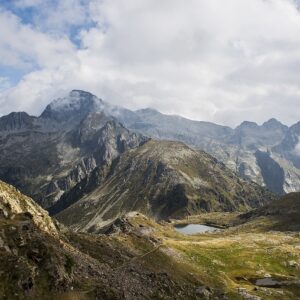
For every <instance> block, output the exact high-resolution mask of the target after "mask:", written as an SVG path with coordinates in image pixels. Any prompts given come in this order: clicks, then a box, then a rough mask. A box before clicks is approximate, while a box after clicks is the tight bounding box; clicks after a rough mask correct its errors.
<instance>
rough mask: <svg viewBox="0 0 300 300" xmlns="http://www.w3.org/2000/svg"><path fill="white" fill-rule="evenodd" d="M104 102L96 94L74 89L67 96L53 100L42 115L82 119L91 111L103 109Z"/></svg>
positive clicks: (60, 119) (56, 118)
mask: <svg viewBox="0 0 300 300" xmlns="http://www.w3.org/2000/svg"><path fill="white" fill-rule="evenodd" d="M103 109H104V103H103V101H102V100H101V99H99V98H98V97H96V96H95V95H93V94H91V93H89V92H85V91H81V90H72V91H71V92H70V93H69V95H68V96H67V97H63V98H58V99H56V100H54V101H52V102H51V103H50V104H49V105H48V106H47V107H46V109H45V110H44V112H43V113H42V115H41V117H42V118H50V119H55V120H56V121H64V120H68V119H70V118H77V119H78V118H79V119H80V120H81V119H82V118H83V117H85V116H86V114H87V113H89V112H96V111H102V110H103Z"/></svg>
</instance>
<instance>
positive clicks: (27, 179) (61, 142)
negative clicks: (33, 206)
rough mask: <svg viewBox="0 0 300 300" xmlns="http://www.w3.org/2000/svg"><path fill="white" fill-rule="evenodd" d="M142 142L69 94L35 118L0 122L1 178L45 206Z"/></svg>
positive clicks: (97, 103) (97, 104)
mask: <svg viewBox="0 0 300 300" xmlns="http://www.w3.org/2000/svg"><path fill="white" fill-rule="evenodd" d="M146 140H147V139H146V138H145V137H143V136H142V135H141V134H139V133H132V132H130V131H129V130H127V129H126V128H125V127H124V126H123V125H122V124H120V123H119V122H118V121H117V120H116V119H115V118H114V117H112V116H108V115H106V114H105V113H104V107H103V102H102V100H100V99H98V98H97V97H95V96H93V95H91V94H89V93H86V92H80V91H72V92H71V93H70V95H69V96H68V97H66V98H63V99H58V100H55V101H54V102H52V103H51V104H50V105H48V106H47V108H46V110H45V111H44V112H43V113H42V115H41V116H40V117H38V118H37V117H30V116H28V115H27V114H26V113H12V114H10V115H8V116H5V117H2V118H0V149H1V156H0V165H1V168H0V178H1V179H2V180H4V181H6V182H9V183H11V184H13V185H15V186H17V187H18V188H19V189H20V190H21V191H22V192H24V193H25V194H27V195H30V196H31V197H33V198H34V199H35V200H36V201H38V202H39V203H40V204H41V205H42V206H43V207H49V206H51V205H52V204H53V203H54V202H55V201H57V200H58V199H59V198H60V196H61V195H62V194H63V193H64V192H65V191H67V190H69V189H70V188H72V187H73V186H74V185H76V184H77V183H78V182H80V181H81V180H82V179H83V178H84V177H86V176H87V175H88V174H89V173H90V172H91V171H92V170H94V168H95V167H96V166H101V165H103V164H108V163H110V162H111V161H112V160H113V159H114V158H115V157H117V156H118V155H119V154H120V153H123V152H125V151H126V150H128V149H131V148H135V147H138V146H139V145H140V144H142V143H143V142H145V141H146Z"/></svg>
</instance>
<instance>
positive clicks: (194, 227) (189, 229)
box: [174, 224, 220, 234]
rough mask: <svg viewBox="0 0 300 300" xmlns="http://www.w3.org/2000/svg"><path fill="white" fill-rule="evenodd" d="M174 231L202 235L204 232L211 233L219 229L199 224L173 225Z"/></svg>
mask: <svg viewBox="0 0 300 300" xmlns="http://www.w3.org/2000/svg"><path fill="white" fill-rule="evenodd" d="M174 228H175V230H176V231H178V232H180V233H182V234H196V233H204V232H212V231H216V230H220V229H219V228H216V227H212V226H207V225H201V224H177V225H174Z"/></svg>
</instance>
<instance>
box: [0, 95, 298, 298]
mask: <svg viewBox="0 0 300 300" xmlns="http://www.w3.org/2000/svg"><path fill="white" fill-rule="evenodd" d="M298 128H299V124H296V125H294V126H291V127H287V126H285V125H283V124H281V123H280V122H278V121H276V120H275V119H271V120H270V121H268V122H266V123H264V124H263V125H261V126H259V125H257V124H255V123H251V122H244V123H242V124H241V125H240V126H238V127H237V128H235V129H232V128H229V127H226V126H220V125H216V124H213V123H208V122H199V121H192V120H188V119H185V118H182V117H179V116H170V115H164V114H161V113H159V112H157V111H155V110H152V109H144V110H138V111H130V110H128V109H125V108H122V107H116V106H112V105H110V104H108V103H106V102H104V101H103V100H101V99H99V98H98V97H96V96H94V95H92V94H91V93H88V92H84V91H79V90H74V91H72V92H71V93H70V94H69V95H68V96H67V97H64V98H59V99H56V100H54V101H53V102H51V103H50V104H49V105H48V106H47V107H46V108H45V110H44V112H43V113H42V114H41V115H40V116H39V117H35V116H30V115H28V114H27V113H25V112H19V113H11V114H9V115H7V116H3V117H1V118H0V151H1V152H0V153H1V155H0V266H1V267H0V298H1V297H2V298H3V299H51V300H52V299H62V300H64V299H109V300H118V299H137V300H138V299H170V300H171V299H206V300H208V299H216V300H228V299H256V300H260V299H278V300H279V299H296V298H299V297H300V294H299V291H300V289H299V286H300V282H299V278H300V277H299V276H300V264H299V263H298V261H299V245H300V244H299V243H300V240H299V234H298V231H299V213H300V206H299V203H300V202H299V199H300V198H299V197H300V195H299V192H298V193H290V194H287V195H284V196H283V197H280V195H283V194H285V193H286V192H288V191H289V190H295V191H297V190H298V185H299V177H297V176H298V174H299V173H298V172H299V167H300V166H299V158H298V151H299V147H298V144H299V134H300V132H299V130H298ZM1 180H3V181H6V182H8V183H9V184H13V185H14V186H16V187H17V188H18V189H17V188H15V187H13V186H11V185H9V184H7V183H4V182H3V181H1ZM19 189H20V191H19ZM23 193H24V194H25V195H24V194H23ZM29 196H30V197H29ZM41 206H42V207H43V208H42V207H41ZM199 224H201V225H200V227H202V226H203V225H204V224H205V225H209V226H217V227H218V229H217V230H216V228H214V231H211V232H209V233H208V232H207V233H202V234H196V235H184V234H181V233H180V232H178V231H177V230H178V226H184V227H185V226H187V227H189V226H192V227H193V226H195V225H196V226H199ZM176 228H177V229H176ZM211 229H212V228H211ZM274 284H275V285H274ZM279 287H280V289H279ZM2 298H1V299H2Z"/></svg>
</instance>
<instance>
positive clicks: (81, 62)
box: [0, 0, 300, 126]
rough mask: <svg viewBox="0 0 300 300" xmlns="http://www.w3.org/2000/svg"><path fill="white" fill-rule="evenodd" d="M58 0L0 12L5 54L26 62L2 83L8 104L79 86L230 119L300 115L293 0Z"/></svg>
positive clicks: (124, 100) (31, 0)
mask: <svg viewBox="0 0 300 300" xmlns="http://www.w3.org/2000/svg"><path fill="white" fill-rule="evenodd" d="M50 2H51V1H50ZM52 3H55V7H53V4H49V2H48V1H43V2H41V1H38V0H18V1H17V2H15V5H17V6H18V7H19V8H23V9H26V7H29V6H34V7H35V8H36V15H35V16H34V18H33V22H32V24H31V25H28V24H24V23H23V22H22V17H20V18H19V17H17V16H16V15H15V14H16V13H15V12H9V11H7V10H2V11H1V12H0V26H1V22H2V24H3V25H4V24H8V25H6V27H5V28H6V30H5V32H1V33H0V57H1V60H0V61H2V62H3V61H4V62H5V63H6V64H8V65H10V66H14V67H15V68H16V67H18V68H25V69H26V68H27V69H28V72H27V74H26V75H25V76H24V77H23V78H22V79H21V80H20V82H19V83H18V84H17V85H15V86H12V87H9V88H8V89H6V90H5V91H3V90H2V91H1V89H0V104H1V106H0V113H2V114H4V113H7V112H9V111H11V110H18V109H20V110H27V111H29V112H31V113H34V114H38V113H40V111H41V110H42V108H43V106H44V105H45V104H46V103H47V102H48V101H50V99H51V98H52V97H55V96H57V95H61V94H63V93H66V92H67V91H68V90H69V89H72V88H81V89H86V90H89V91H91V92H94V93H95V94H97V95H98V96H100V97H102V98H104V99H105V100H107V101H110V102H112V103H114V104H119V105H123V106H126V107H129V108H133V109H135V108H136V109H137V108H142V107H147V106H150V107H153V108H156V109H158V110H161V111H163V112H166V113H177V114H181V115H184V116H187V117H190V118H193V119H198V120H210V121H214V122H218V123H223V124H228V125H232V126H234V125H236V124H238V123H239V122H241V121H243V120H245V119H248V120H253V121H257V122H263V121H265V120H266V119H268V118H270V117H276V118H278V119H281V120H282V121H284V122H286V123H288V124H291V123H293V122H296V121H299V116H298V115H297V113H296V112H297V111H299V109H300V101H299V94H300V83H299V79H298V77H299V76H298V70H299V66H300V40H299V34H300V14H299V10H298V7H297V5H298V3H297V2H296V1H293V0H268V1H265V0H243V1H240V0H226V1H223V2H220V1H218V0H190V1H188V2H184V1H181V0H165V1H163V2H161V1H153V0H128V1H122V0H101V1H100V0H90V1H80V0H71V1H68V0H62V1H58V2H56V1H52ZM57 9H58V10H57ZM87 24H89V25H88V26H87ZM74 26H75V27H76V30H77V31H76V39H77V41H78V45H77V44H76V45H74V42H72V37H71V35H70V32H71V31H72V29H74ZM78 26H79V28H78ZM1 28H4V27H2V26H1ZM3 58H4V59H3ZM2 64H3V63H2ZM0 74H1V73H0Z"/></svg>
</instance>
